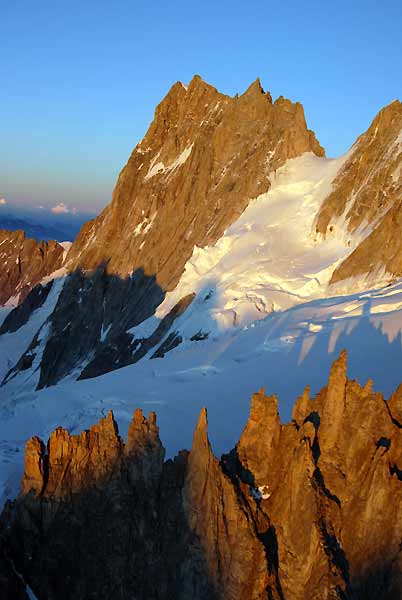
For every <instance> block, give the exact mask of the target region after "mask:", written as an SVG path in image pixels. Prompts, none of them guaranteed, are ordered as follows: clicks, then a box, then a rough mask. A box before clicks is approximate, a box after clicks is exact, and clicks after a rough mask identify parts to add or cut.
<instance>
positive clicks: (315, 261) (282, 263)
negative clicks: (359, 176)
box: [156, 153, 357, 338]
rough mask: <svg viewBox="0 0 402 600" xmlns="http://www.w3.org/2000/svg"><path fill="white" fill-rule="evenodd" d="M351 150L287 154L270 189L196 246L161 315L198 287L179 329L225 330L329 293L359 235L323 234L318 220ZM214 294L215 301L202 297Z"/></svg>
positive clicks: (185, 333)
mask: <svg viewBox="0 0 402 600" xmlns="http://www.w3.org/2000/svg"><path fill="white" fill-rule="evenodd" d="M349 156H350V153H348V154H346V155H344V156H343V157H341V158H339V159H336V160H331V159H325V158H319V157H317V156H315V155H314V154H312V153H307V154H304V155H302V156H300V157H298V158H295V159H292V160H288V161H287V162H286V164H285V165H284V166H283V167H282V168H281V169H278V171H277V172H276V174H275V175H273V179H272V182H271V189H270V190H269V191H268V192H267V193H266V194H262V195H261V196H259V197H258V198H256V199H254V200H252V201H251V202H250V204H249V206H248V208H247V209H246V210H245V211H244V213H243V214H242V215H241V217H240V218H239V219H238V220H237V221H236V222H235V223H234V224H233V225H232V226H231V227H229V228H228V229H227V231H226V232H225V234H224V235H223V236H222V238H221V239H220V240H219V241H218V242H217V243H216V245H215V246H213V247H207V248H195V250H194V253H193V256H192V258H191V259H190V260H189V261H188V263H187V265H186V269H185V272H184V274H183V276H182V278H181V280H180V282H179V285H178V286H177V287H176V289H175V290H174V291H173V292H171V293H169V294H168V295H167V297H166V299H165V301H164V302H163V304H162V305H161V306H160V307H159V309H158V310H157V313H156V317H157V318H162V317H163V316H164V315H165V314H167V313H168V312H169V310H170V309H171V308H172V307H173V306H174V305H175V304H176V302H177V301H178V300H179V299H180V298H182V297H183V296H185V295H187V294H189V293H191V292H196V293H197V294H198V303H196V304H197V306H196V309H194V307H193V310H191V311H187V312H186V314H185V316H184V317H183V319H182V321H181V323H180V327H179V332H180V333H181V334H182V335H183V336H184V337H185V338H189V337H191V336H192V335H193V334H194V333H196V332H197V331H198V330H202V331H208V332H221V331H223V330H226V329H228V328H231V327H239V326H240V327H241V326H245V325H247V324H249V323H250V322H252V321H255V320H258V319H261V318H264V317H265V316H266V315H267V314H269V313H271V312H274V311H279V310H284V309H288V308H290V307H291V306H294V305H296V304H299V303H301V302H305V301H306V300H307V299H312V298H320V297H323V296H325V295H326V287H327V284H328V281H329V279H330V277H331V275H332V272H333V270H334V268H335V266H336V265H337V264H338V263H339V262H340V261H341V260H343V259H344V258H345V256H346V255H347V254H349V253H350V252H351V250H352V249H353V247H354V244H355V243H357V239H356V240H345V238H344V237H343V236H342V234H341V232H338V235H337V236H332V237H331V239H329V240H322V239H321V240H317V239H316V237H315V235H314V232H313V229H314V228H313V225H314V219H315V217H316V215H317V212H318V209H319V207H320V205H321V203H322V201H323V200H324V198H325V197H326V196H327V195H328V194H329V193H330V191H331V183H332V180H333V178H334V177H335V175H336V174H337V172H338V171H339V169H340V168H341V167H342V165H343V164H344V162H345V161H346V160H347V159H348V157H349ZM206 296H209V298H208V300H209V302H203V300H204V298H205V297H206Z"/></svg>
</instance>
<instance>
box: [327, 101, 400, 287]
mask: <svg viewBox="0 0 402 600" xmlns="http://www.w3.org/2000/svg"><path fill="white" fill-rule="evenodd" d="M401 202H402V103H401V102H400V101H399V100H395V101H394V102H392V103H391V104H389V105H388V106H386V107H385V108H383V109H382V110H381V111H380V112H379V113H378V115H377V116H376V117H375V119H374V121H373V122H372V124H371V126H370V127H369V129H368V130H367V131H366V132H365V133H364V134H363V135H361V136H360V137H359V138H358V140H357V141H356V143H355V144H354V146H353V147H352V149H351V151H350V157H349V159H348V160H347V161H346V163H345V165H344V166H343V169H342V170H341V171H340V173H338V175H337V177H336V178H335V180H334V183H333V190H332V192H331V193H330V194H329V196H328V197H327V198H326V199H325V200H324V202H323V204H322V206H321V208H320V210H319V213H318V215H317V219H316V231H317V233H320V234H322V235H324V236H331V235H336V234H337V233H338V231H337V230H338V229H339V228H340V227H341V228H343V229H344V230H345V234H346V235H350V236H353V235H356V234H357V235H361V236H362V238H363V239H362V242H361V243H360V244H359V245H358V246H357V248H356V249H355V250H354V251H353V252H352V253H351V254H350V255H349V256H348V257H347V258H346V259H345V260H344V261H343V263H341V264H340V265H339V266H338V267H337V268H336V269H335V271H334V273H333V275H332V279H331V282H332V283H337V282H339V281H341V280H344V279H347V278H349V277H353V276H356V275H364V274H371V273H374V272H375V271H378V270H381V269H384V270H385V271H387V272H388V273H389V274H390V275H397V276H400V275H401V274H402V246H401V243H400V235H398V234H397V232H399V227H400V218H401V217H400V213H401V210H400V209H401Z"/></svg>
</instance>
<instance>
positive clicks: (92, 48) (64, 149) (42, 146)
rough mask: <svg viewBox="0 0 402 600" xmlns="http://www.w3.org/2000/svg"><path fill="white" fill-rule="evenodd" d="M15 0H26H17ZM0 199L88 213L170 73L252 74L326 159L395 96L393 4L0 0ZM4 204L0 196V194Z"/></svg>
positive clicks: (225, 81) (401, 9) (231, 79)
mask: <svg viewBox="0 0 402 600" xmlns="http://www.w3.org/2000/svg"><path fill="white" fill-rule="evenodd" d="M22 5H23V6H22ZM2 16H3V17H4V19H3V20H4V23H3V28H4V31H3V40H2V42H3V44H2V61H1V64H0V74H1V77H2V112H1V116H0V123H1V127H2V142H1V145H0V208H1V207H2V206H1V199H2V198H3V199H4V203H3V206H8V207H9V208H10V207H13V208H17V207H20V208H24V209H28V208H34V207H35V206H44V207H45V208H46V210H52V209H55V210H56V211H57V210H58V211H59V214H63V212H65V213H66V214H72V213H73V212H74V211H78V212H79V213H81V214H82V213H85V214H92V215H93V214H96V213H99V212H100V211H101V210H102V209H103V208H104V207H105V206H106V205H107V204H108V203H109V202H110V201H111V197H112V191H113V188H114V186H115V183H116V180H117V177H118V174H119V172H120V171H121V169H122V168H123V166H124V165H125V163H126V162H127V160H128V158H129V156H130V154H131V152H132V150H133V149H134V147H135V146H136V144H137V143H138V142H139V141H140V140H141V139H142V137H143V136H144V134H145V132H146V130H147V129H148V127H149V125H150V123H151V121H152V118H153V113H154V110H155V107H156V106H157V104H158V103H159V102H160V101H161V100H162V99H163V97H164V96H165V95H166V94H167V93H168V91H169V89H170V87H171V86H172V85H173V84H174V83H175V82H176V81H182V82H183V83H187V82H188V81H189V80H191V78H192V77H193V75H194V74H196V73H199V74H200V75H201V77H202V78H203V79H204V80H205V81H207V82H208V83H210V84H211V85H213V86H215V87H216V88H217V89H218V90H219V91H220V92H222V93H225V94H228V95H230V96H233V95H235V94H236V93H239V94H241V93H243V92H244V91H245V90H246V89H247V87H248V86H249V85H250V83H251V82H252V81H254V80H255V79H256V77H259V78H260V79H261V83H262V86H263V87H264V89H265V90H266V91H269V92H270V93H271V95H272V97H273V98H277V97H278V96H280V95H283V96H285V97H287V98H289V99H290V100H291V101H293V102H300V103H301V104H302V105H303V107H304V111H305V116H306V121H307V125H308V127H309V129H312V130H313V131H314V132H315V134H316V137H317V139H318V141H319V142H320V144H321V145H322V146H323V147H324V148H325V150H326V154H327V156H328V157H331V158H332V157H336V156H339V155H341V154H343V153H345V152H347V150H348V149H349V148H350V146H351V145H352V144H353V143H354V142H355V140H356V139H357V137H358V136H359V135H360V134H362V133H363V132H364V131H366V130H367V128H368V127H369V126H370V123H371V122H372V120H373V119H374V117H375V116H376V114H377V113H378V112H379V110H381V109H382V108H383V107H384V106H386V105H388V104H389V103H390V102H392V101H393V100H396V99H397V100H400V99H401V97H402V83H401V82H402V66H401V65H402V39H401V36H400V31H399V29H400V23H401V22H402V5H401V3H400V2H399V1H397V0H390V1H389V2H388V3H387V6H386V7H383V8H381V9H379V7H378V4H377V3H376V2H374V0H365V1H364V2H363V0H356V2H354V3H353V6H350V5H349V3H347V2H346V0H340V1H339V2H338V3H337V5H336V6H325V10H324V9H323V7H322V4H320V3H318V2H316V1H313V0H311V1H309V2H306V3H304V5H303V6H301V5H300V4H299V3H297V2H296V0H289V1H288V2H286V3H282V4H280V5H278V4H274V3H270V2H263V1H262V0H261V1H252V2H251V3H250V4H249V5H248V6H247V7H245V6H244V5H243V4H242V3H239V2H236V1H231V2H229V1H228V0H222V2H221V3H219V5H216V4H215V3H212V2H210V1H209V0H207V1H206V2H205V3H204V4H203V6H202V7H198V5H197V6H196V5H192V4H191V3H186V2H184V1H183V0H178V1H177V2H175V3H174V5H164V4H162V3H158V2H156V3H153V4H151V3H147V4H146V3H142V2H139V3H136V5H135V6H134V5H133V4H132V3H130V2H127V1H124V0H123V1H122V2H121V3H119V6H118V8H116V7H114V6H111V5H110V4H109V3H107V2H105V1H104V0H100V1H98V2H94V1H93V0H89V1H88V3H85V5H84V6H82V5H81V3H79V2H77V0H72V2H71V3H70V4H69V6H68V7H67V6H63V5H62V4H61V5H57V6H55V5H53V4H52V3H50V2H49V0H44V2H42V3H41V4H40V5H35V6H33V5H30V4H29V3H25V2H22V4H21V3H18V5H16V6H14V5H13V6H12V5H8V6H7V8H4V9H3V14H2ZM5 203H6V204H5Z"/></svg>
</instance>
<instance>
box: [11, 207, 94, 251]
mask: <svg viewBox="0 0 402 600" xmlns="http://www.w3.org/2000/svg"><path fill="white" fill-rule="evenodd" d="M93 217H94V215H92V214H78V215H71V214H66V215H60V214H59V215H54V214H53V213H52V212H50V211H47V210H39V209H37V210H35V211H34V210H29V209H28V210H24V209H16V208H14V209H11V208H9V207H8V206H4V207H2V206H0V229H8V230H10V231H15V230H17V229H23V230H24V231H25V234H26V236H27V237H30V238H34V239H36V240H38V241H41V240H45V241H48V240H57V241H58V242H72V241H73V240H74V239H75V238H76V237H77V234H78V232H79V230H80V229H81V227H82V225H83V224H84V223H85V222H86V221H89V219H92V218H93Z"/></svg>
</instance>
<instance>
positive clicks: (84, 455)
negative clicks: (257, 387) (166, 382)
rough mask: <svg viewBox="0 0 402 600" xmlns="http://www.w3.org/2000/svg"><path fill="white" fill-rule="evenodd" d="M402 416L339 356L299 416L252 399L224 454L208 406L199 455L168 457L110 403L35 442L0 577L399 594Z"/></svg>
mask: <svg viewBox="0 0 402 600" xmlns="http://www.w3.org/2000/svg"><path fill="white" fill-rule="evenodd" d="M401 415H402V390H401V388H399V389H398V390H397V391H396V392H395V394H393V396H392V397H391V398H390V400H389V401H388V402H385V401H384V399H383V397H382V396H381V394H379V393H374V392H373V391H372V387H371V382H370V381H369V382H367V384H366V385H365V386H364V387H362V386H361V385H360V384H358V383H357V382H356V381H351V380H349V379H348V378H347V375H346V354H345V353H344V352H343V353H342V354H341V356H340V357H339V358H338V360H336V361H335V362H334V364H333V366H332V369H331V373H330V377H329V381H328V385H327V386H326V387H325V388H323V389H322V390H321V391H320V392H319V393H318V395H317V396H316V397H315V398H310V395H309V390H308V389H306V390H305V392H304V393H303V394H302V396H300V398H299V399H298V400H297V401H296V404H295V407H294V412H293V420H292V422H291V423H288V424H282V423H281V421H280V419H279V416H278V414H277V399H276V397H275V396H266V395H265V393H264V391H263V390H261V391H260V392H258V393H257V394H255V395H254V396H253V398H252V402H251V409H250V416H249V420H248V422H247V424H246V426H245V428H244V431H243V433H242V435H241V437H240V440H239V442H238V444H237V445H236V447H235V448H234V450H233V451H232V452H231V453H230V454H228V455H224V456H223V457H222V459H221V461H218V460H217V459H216V458H215V456H214V454H213V451H212V449H211V446H210V443H209V440H208V427H207V415H206V411H205V409H204V410H203V411H202V412H201V414H200V416H199V419H198V423H197V426H196V430H195V433H194V438H193V445H192V448H191V451H190V452H187V451H182V452H181V453H180V454H179V455H178V456H177V457H176V458H175V459H174V460H168V461H166V462H164V449H163V446H162V444H161V442H160V439H159V432H158V427H157V425H156V417H155V415H154V413H151V414H150V415H149V418H148V419H146V418H145V417H144V416H143V415H142V412H141V411H139V410H137V411H135V412H134V416H133V420H132V423H131V425H130V428H129V431H128V437H127V441H126V442H125V443H124V442H123V440H122V439H121V437H120V436H119V434H118V430H117V425H116V422H115V421H114V418H113V415H112V413H109V414H108V416H107V417H105V418H103V419H101V421H100V422H99V423H98V424H97V425H95V426H93V427H92V428H91V429H90V430H89V431H84V432H82V433H81V434H80V435H76V436H70V434H69V433H68V432H67V431H66V430H64V429H62V428H58V429H56V431H54V432H53V433H52V434H51V436H50V439H49V442H48V444H47V446H45V445H44V443H43V442H42V441H41V440H40V439H39V438H32V439H31V440H30V441H29V442H28V443H27V445H26V450H25V473H24V476H23V479H22V483H21V490H20V494H19V497H18V498H17V500H15V501H14V502H9V503H8V504H7V505H6V507H5V509H4V511H3V514H2V517H1V527H2V528H1V534H0V536H1V548H2V554H1V555H0V577H2V578H3V579H0V581H3V582H4V585H8V588H4V589H9V590H13V589H15V592H12V591H11V592H10V594H11V595H9V596H8V598H9V600H13V598H20V597H23V596H22V595H18V594H21V589H20V585H19V584H20V583H21V581H22V582H25V583H26V584H28V585H29V586H30V588H31V589H32V591H33V592H34V593H35V594H36V595H37V597H39V598H41V599H42V600H52V599H56V598H57V599H58V598H61V599H66V600H67V599H70V598H75V599H76V600H80V599H81V598H82V599H84V598H85V599H86V598H92V597H93V598H110V597H116V594H117V593H118V597H120V598H122V599H123V600H124V599H125V598H127V599H128V598H132V597H136V598H138V599H142V598H144V599H145V598H160V599H164V598H181V599H187V598H188V599H190V598H196V599H200V600H201V599H204V598H221V599H225V600H226V599H230V600H235V599H237V598H244V599H245V600H248V599H257V598H258V599H263V598H264V599H265V598H266V599H277V600H280V599H282V600H287V599H289V600H311V599H316V600H319V599H320V600H322V599H323V598H327V599H342V600H349V599H350V600H352V599H365V600H374V599H375V600H391V599H396V598H400V596H401V594H402V562H401V557H400V547H401V543H402V525H401V523H400V518H399V511H400V503H401V502H402V483H401V480H402V475H401V473H402V464H401V451H402V432H401V428H402V421H401ZM223 425H224V424H223ZM99 565H102V568H101V569H100V568H99ZM15 573H18V574H19V582H18V585H17V583H16V582H15ZM13 586H14V587H13Z"/></svg>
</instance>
